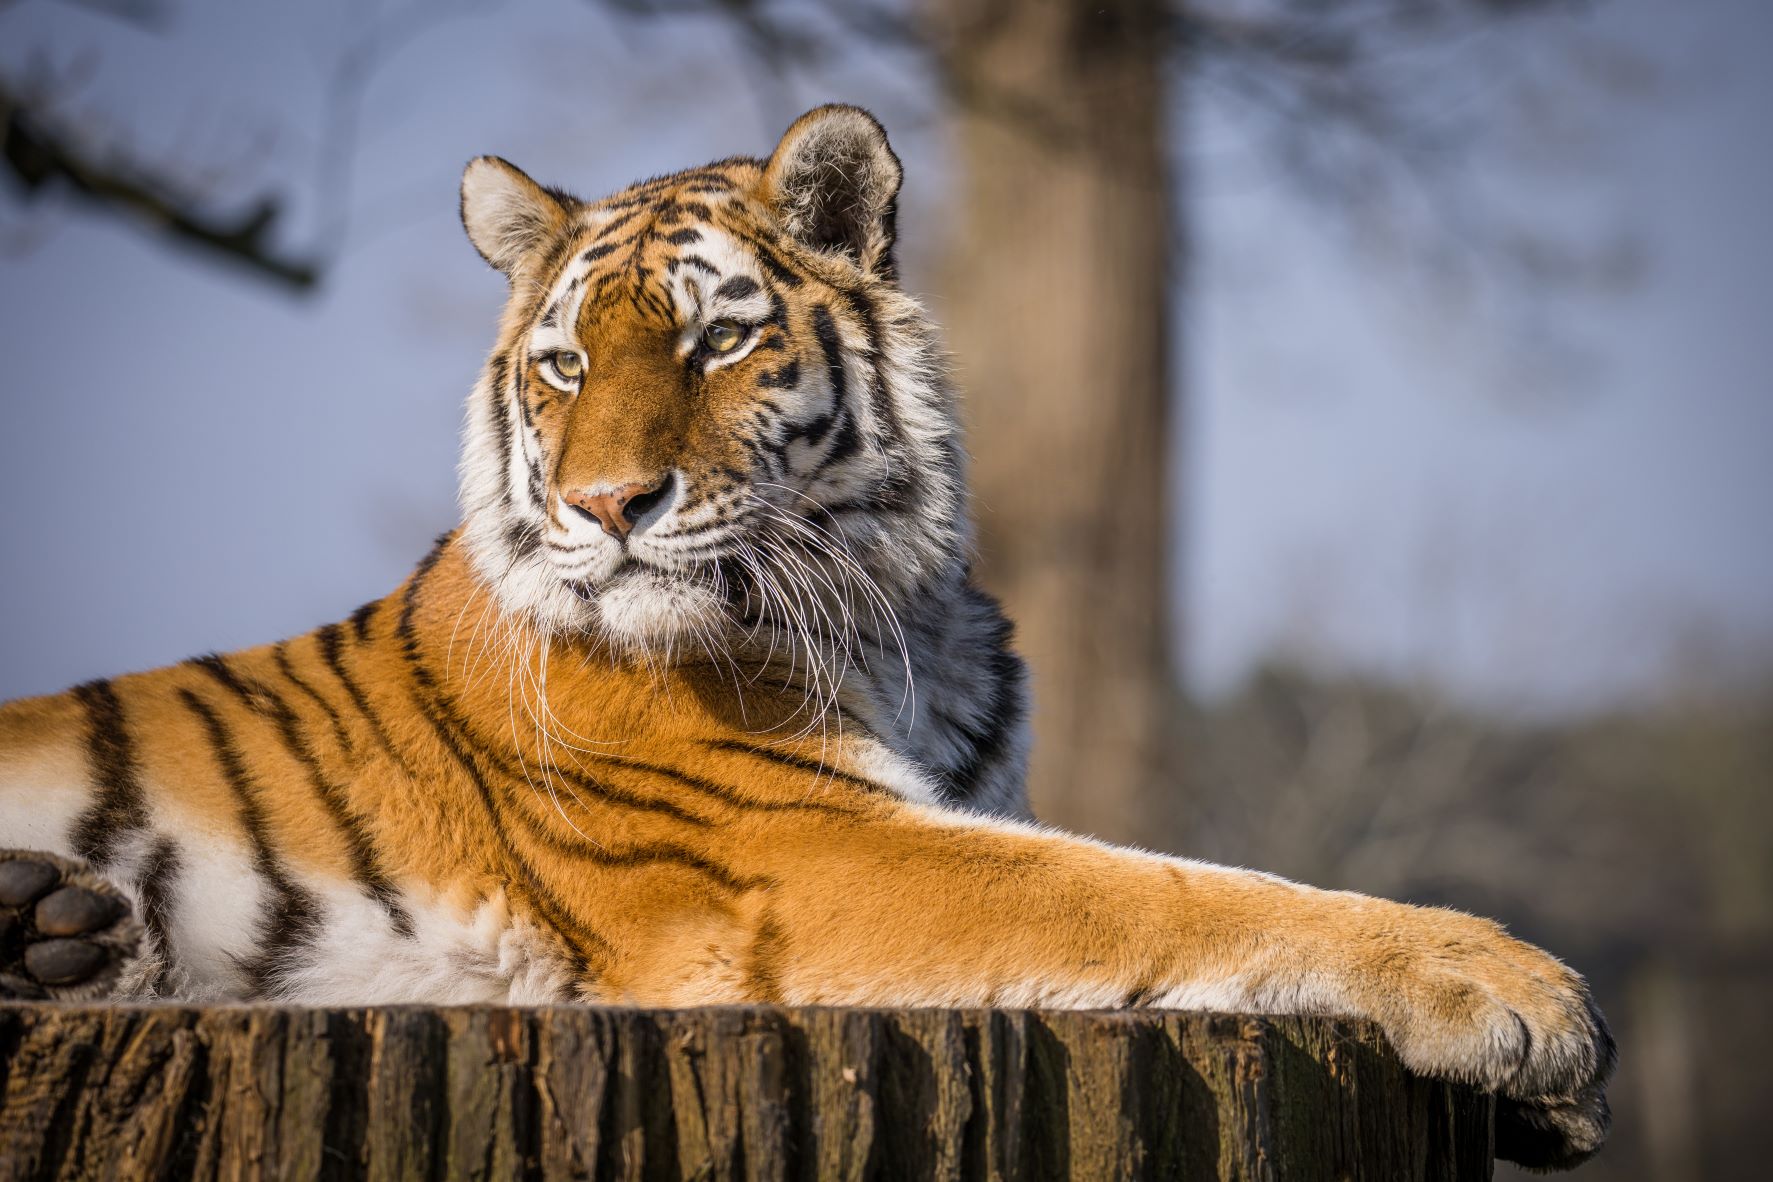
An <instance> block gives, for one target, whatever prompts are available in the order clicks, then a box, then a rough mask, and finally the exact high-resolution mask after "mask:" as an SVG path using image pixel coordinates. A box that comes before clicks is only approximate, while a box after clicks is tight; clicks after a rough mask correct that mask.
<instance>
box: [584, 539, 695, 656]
mask: <svg viewBox="0 0 1773 1182" xmlns="http://www.w3.org/2000/svg"><path fill="white" fill-rule="evenodd" d="M566 585H567V588H568V589H569V590H571V591H572V593H573V594H574V595H575V596H577V597H578V598H579V600H581V601H582V602H583V603H584V604H585V606H586V608H587V610H588V612H590V613H591V617H592V620H593V621H594V626H595V628H596V630H597V631H599V632H601V633H603V634H604V635H605V636H606V637H608V638H609V639H611V640H614V641H616V642H618V643H620V644H622V645H624V646H626V647H629V648H633V649H637V650H638V649H647V650H656V649H658V648H660V647H662V646H664V647H669V646H671V645H673V644H675V643H676V642H679V641H681V640H685V639H689V638H693V637H697V636H706V635H708V634H709V632H710V630H711V629H712V628H714V627H716V626H717V625H720V624H723V623H725V622H726V621H727V619H728V618H729V617H728V611H727V606H728V605H727V599H726V596H725V595H723V594H722V593H721V592H720V591H719V589H718V588H717V586H716V585H715V584H714V583H712V582H710V581H708V580H698V579H695V578H691V577H689V576H687V575H685V574H684V573H682V572H678V571H672V570H667V569H665V568H663V567H659V566H655V565H653V564H652V563H649V562H646V561H644V560H642V559H639V558H635V557H633V556H632V555H630V556H628V557H626V558H624V559H623V561H622V562H621V563H619V564H618V565H617V566H616V567H615V569H614V570H612V571H610V573H609V574H608V575H606V576H605V577H603V578H602V579H599V580H597V581H596V582H592V581H590V580H587V579H574V580H567V583H566Z"/></svg>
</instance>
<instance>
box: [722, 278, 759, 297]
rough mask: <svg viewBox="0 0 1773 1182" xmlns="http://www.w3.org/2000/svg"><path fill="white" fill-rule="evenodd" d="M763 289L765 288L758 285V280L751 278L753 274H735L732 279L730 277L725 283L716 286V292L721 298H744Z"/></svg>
mask: <svg viewBox="0 0 1773 1182" xmlns="http://www.w3.org/2000/svg"><path fill="white" fill-rule="evenodd" d="M762 290H763V289H762V288H761V287H759V286H758V283H757V280H755V279H753V278H751V276H749V275H734V276H733V277H732V278H731V279H728V280H727V281H726V282H725V283H722V284H721V285H720V286H719V287H717V288H715V289H714V294H715V295H716V296H717V297H719V298H721V299H728V300H742V299H744V298H745V297H746V296H748V295H753V294H755V293H756V292H759V291H762Z"/></svg>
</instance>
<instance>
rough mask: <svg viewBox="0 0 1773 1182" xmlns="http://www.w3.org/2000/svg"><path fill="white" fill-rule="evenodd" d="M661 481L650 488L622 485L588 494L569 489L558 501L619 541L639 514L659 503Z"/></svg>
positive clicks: (582, 490)
mask: <svg viewBox="0 0 1773 1182" xmlns="http://www.w3.org/2000/svg"><path fill="white" fill-rule="evenodd" d="M664 487H665V482H664V481H663V480H661V481H659V482H658V483H656V484H654V485H651V486H650V487H649V486H648V485H644V484H624V485H622V486H621V487H620V488H616V489H613V490H611V491H609V492H592V491H591V490H590V489H585V488H573V489H568V490H567V491H566V492H564V493H561V494H560V497H561V500H563V501H565V502H566V503H567V504H569V505H571V506H572V507H573V508H575V509H577V510H578V511H579V512H581V513H583V514H585V515H586V516H588V517H591V518H593V519H595V520H596V522H597V524H599V525H601V526H602V527H603V532H604V533H606V534H608V535H609V536H610V537H612V538H615V539H617V540H620V539H622V538H625V537H627V536H628V534H629V531H631V530H632V529H633V528H634V523H635V522H636V521H638V520H640V518H641V515H642V514H644V513H645V512H646V511H647V510H648V509H650V508H652V507H653V506H654V505H656V504H658V503H659V494H660V493H661V492H662V491H663V489H664Z"/></svg>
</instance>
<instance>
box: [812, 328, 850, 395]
mask: <svg viewBox="0 0 1773 1182" xmlns="http://www.w3.org/2000/svg"><path fill="white" fill-rule="evenodd" d="M813 336H815V337H817V338H818V341H819V351H820V352H821V353H823V354H824V355H825V371H826V372H827V373H828V374H830V375H831V401H832V402H834V403H836V404H837V405H839V406H842V405H844V404H845V395H846V393H847V391H848V389H849V381H850V379H849V371H848V370H846V369H845V368H844V364H843V342H842V341H840V340H839V339H838V336H837V322H836V321H835V320H833V319H832V318H831V309H829V308H827V307H825V305H823V304H820V305H819V306H817V307H815V308H814V309H813Z"/></svg>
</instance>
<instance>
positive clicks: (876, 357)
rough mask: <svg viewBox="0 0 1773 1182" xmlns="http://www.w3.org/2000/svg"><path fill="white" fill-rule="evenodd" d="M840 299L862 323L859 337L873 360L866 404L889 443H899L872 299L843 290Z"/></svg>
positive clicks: (901, 438) (900, 437)
mask: <svg viewBox="0 0 1773 1182" xmlns="http://www.w3.org/2000/svg"><path fill="white" fill-rule="evenodd" d="M844 302H846V303H847V304H849V306H850V311H851V312H852V313H854V315H855V317H856V319H858V320H860V321H861V322H862V336H863V338H864V339H865V340H866V341H867V345H868V354H869V356H870V357H871V358H872V359H873V362H874V388H873V390H872V391H870V394H869V404H870V405H871V406H872V407H873V408H874V415H875V418H876V420H877V421H878V422H879V423H880V427H881V430H883V431H885V432H886V434H887V436H888V438H889V439H890V440H891V441H892V442H893V443H902V442H903V441H904V438H905V433H904V428H903V427H901V426H900V424H899V411H898V408H897V407H895V406H894V405H893V399H892V391H891V389H890V386H889V383H888V381H887V358H886V353H885V352H884V351H883V350H882V349H881V347H880V317H879V316H877V315H876V314H875V311H874V302H873V301H872V300H870V299H869V298H868V295H867V293H866V292H862V291H849V292H845V293H844Z"/></svg>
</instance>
